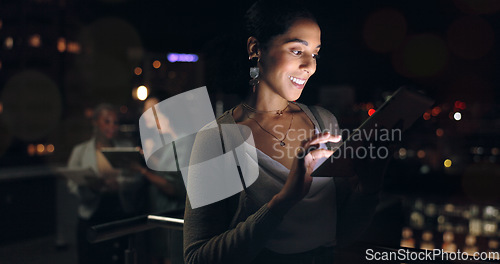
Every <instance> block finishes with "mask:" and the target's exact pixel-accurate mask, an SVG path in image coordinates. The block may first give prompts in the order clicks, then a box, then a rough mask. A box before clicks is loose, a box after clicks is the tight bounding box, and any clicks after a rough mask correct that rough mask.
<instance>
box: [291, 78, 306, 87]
mask: <svg viewBox="0 0 500 264" xmlns="http://www.w3.org/2000/svg"><path fill="white" fill-rule="evenodd" d="M288 78H289V79H290V81H291V82H292V84H293V85H295V86H296V87H297V88H299V89H302V88H304V86H305V84H306V81H307V79H301V78H297V77H293V76H288Z"/></svg>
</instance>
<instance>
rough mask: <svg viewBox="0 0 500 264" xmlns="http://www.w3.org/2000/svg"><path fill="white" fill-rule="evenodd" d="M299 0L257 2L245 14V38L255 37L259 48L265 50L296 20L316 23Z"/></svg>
mask: <svg viewBox="0 0 500 264" xmlns="http://www.w3.org/2000/svg"><path fill="white" fill-rule="evenodd" d="M307 5H308V4H307V3H306V2H305V1H300V0H286V1H285V0H267V1H266V0H258V1H257V2H255V3H254V4H253V5H252V6H251V7H250V8H249V9H248V10H247V12H246V15H245V20H246V30H247V35H248V36H247V37H250V36H253V37H255V38H256V39H257V40H258V41H259V43H260V45H261V48H264V49H265V48H266V47H267V46H268V45H269V43H270V42H271V41H272V40H273V38H274V37H276V36H279V35H282V34H284V33H285V32H287V31H288V29H289V28H290V26H291V25H292V24H293V23H294V22H295V21H297V20H300V19H309V20H312V21H314V22H316V23H317V21H316V18H315V17H314V15H313V14H312V13H311V12H310V11H309V10H308V9H307Z"/></svg>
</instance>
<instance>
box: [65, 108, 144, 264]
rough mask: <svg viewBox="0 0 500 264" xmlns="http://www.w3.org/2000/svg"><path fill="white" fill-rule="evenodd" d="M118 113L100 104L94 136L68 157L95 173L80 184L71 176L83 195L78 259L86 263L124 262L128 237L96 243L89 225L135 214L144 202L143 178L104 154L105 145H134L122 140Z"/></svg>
mask: <svg viewBox="0 0 500 264" xmlns="http://www.w3.org/2000/svg"><path fill="white" fill-rule="evenodd" d="M118 124H119V123H118V115H117V111H116V109H115V108H114V107H113V106H112V105H109V104H100V105H98V106H97V107H96V108H95V109H94V112H93V116H92V125H93V127H94V130H93V135H92V137H91V138H90V139H89V140H87V141H85V142H83V143H80V144H78V145H77V146H75V147H74V148H73V150H72V152H71V156H70V158H69V161H68V167H69V168H70V169H78V168H82V169H86V168H91V169H92V171H93V172H94V173H95V175H94V177H91V178H90V179H88V181H87V182H86V183H87V184H77V183H76V182H74V181H72V180H69V181H68V187H69V189H70V192H71V193H73V194H75V195H76V196H77V197H78V199H79V206H78V228H77V243H78V261H79V263H80V264H86V263H89V264H90V263H92V264H97V263H124V259H123V255H124V250H125V249H126V248H127V246H128V245H127V242H128V240H127V237H122V238H117V239H113V240H108V241H104V242H99V243H96V244H91V243H89V242H88V240H87V230H88V228H90V227H92V226H94V225H98V224H103V223H108V222H111V221H116V220H120V219H124V218H127V217H130V216H132V214H133V213H134V212H137V209H138V208H139V206H140V202H139V201H140V200H141V199H138V196H137V194H138V190H139V189H140V186H141V183H140V180H141V178H140V177H138V176H139V175H138V174H137V173H136V172H134V171H132V170H128V169H116V168H113V167H112V165H111V164H110V163H109V161H108V160H107V159H106V157H105V156H104V154H103V153H102V152H101V149H102V148H105V147H132V146H133V144H132V143H131V142H128V141H125V140H119V139H118V138H117V135H118Z"/></svg>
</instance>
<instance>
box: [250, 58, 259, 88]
mask: <svg viewBox="0 0 500 264" xmlns="http://www.w3.org/2000/svg"><path fill="white" fill-rule="evenodd" d="M258 62H259V58H258V57H253V58H251V59H250V63H251V66H250V78H251V79H250V82H249V84H250V87H252V91H253V92H254V93H255V86H256V85H257V84H259V79H257V78H259V67H258V66H257V63H258Z"/></svg>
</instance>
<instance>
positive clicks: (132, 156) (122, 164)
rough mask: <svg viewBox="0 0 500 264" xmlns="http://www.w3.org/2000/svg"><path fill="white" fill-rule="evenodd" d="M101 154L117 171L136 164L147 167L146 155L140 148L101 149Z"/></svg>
mask: <svg viewBox="0 0 500 264" xmlns="http://www.w3.org/2000/svg"><path fill="white" fill-rule="evenodd" d="M101 152H102V154H103V155H104V156H105V157H106V159H107V160H108V161H109V163H111V166H113V167H114V168H117V169H123V168H129V167H130V165H131V164H133V163H134V162H135V163H138V164H139V165H142V166H145V161H144V155H143V153H142V150H141V148H140V147H110V148H101Z"/></svg>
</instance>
